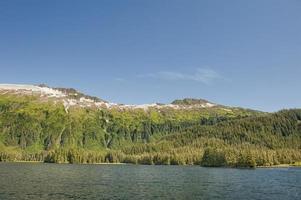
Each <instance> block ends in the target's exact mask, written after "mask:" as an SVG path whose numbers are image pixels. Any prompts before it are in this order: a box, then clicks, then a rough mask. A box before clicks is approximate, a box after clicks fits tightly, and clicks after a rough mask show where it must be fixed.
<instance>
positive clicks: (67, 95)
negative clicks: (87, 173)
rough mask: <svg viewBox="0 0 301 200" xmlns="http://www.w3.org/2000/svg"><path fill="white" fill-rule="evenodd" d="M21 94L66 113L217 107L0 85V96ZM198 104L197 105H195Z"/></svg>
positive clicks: (72, 90)
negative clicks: (114, 99) (72, 110)
mask: <svg viewBox="0 0 301 200" xmlns="http://www.w3.org/2000/svg"><path fill="white" fill-rule="evenodd" d="M6 93H12V94H21V95H38V96H40V97H41V98H42V99H48V98H50V99H52V100H53V101H54V102H55V103H57V102H61V103H63V105H64V107H65V110H66V112H68V109H69V108H70V107H73V106H78V107H95V108H99V109H101V108H107V109H112V108H117V109H120V110H128V109H143V110H148V109H149V108H156V109H163V108H171V109H194V108H211V107H214V106H217V105H216V104H213V103H210V102H208V101H206V100H193V99H184V100H183V102H186V101H188V102H191V101H193V102H194V103H193V104H183V102H182V100H178V101H180V102H181V104H176V103H171V104H157V103H154V104H142V105H124V104H116V103H110V102H106V101H104V100H101V99H99V98H96V97H90V96H86V95H84V96H82V95H83V94H82V93H80V92H78V91H76V90H74V89H66V88H57V89H55V88H50V87H48V86H46V85H39V86H36V85H20V84H0V94H6ZM195 101H196V102H198V103H195Z"/></svg>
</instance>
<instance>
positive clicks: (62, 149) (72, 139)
mask: <svg viewBox="0 0 301 200" xmlns="http://www.w3.org/2000/svg"><path fill="white" fill-rule="evenodd" d="M181 103H182V102H181ZM0 161H43V162H51V163H103V162H109V163H119V162H121V163H133V164H155V165H202V166H208V167H210V166H230V167H256V166H271V165H277V164H293V163H297V162H300V161H301V109H292V110H282V111H279V112H277V113H263V112H258V111H252V110H248V109H242V108H229V107H223V106H217V107H212V108H198V109H178V110H177V109H172V108H165V109H160V110H158V109H156V108H150V109H148V110H143V109H128V110H118V109H117V108H115V109H93V108H81V107H72V108H70V109H69V111H68V112H66V110H65V108H64V106H63V105H62V104H60V103H54V102H52V101H44V102H43V101H40V100H39V99H37V98H36V97H34V96H14V95H0Z"/></svg>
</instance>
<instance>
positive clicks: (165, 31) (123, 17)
mask: <svg viewBox="0 0 301 200" xmlns="http://www.w3.org/2000/svg"><path fill="white" fill-rule="evenodd" d="M300 10H301V0H252V1H247V0H246V1H244V0H243V1H242V0H227V1H222V0H89V1H84V0H81V1H80V0H43V1H41V0H26V1H24V0H9V1H5V0H3V1H0V83H18V84H40V83H45V84H47V85H49V86H53V87H72V88H76V89H78V90H80V91H82V92H84V93H87V94H90V95H94V96H98V97H100V98H102V99H105V100H108V101H111V102H116V103H126V104H144V103H153V102H160V103H169V102H171V101H173V100H174V99H181V98H185V97H190V98H203V99H207V100H209V101H212V102H215V103H219V104H223V105H229V106H240V107H247V108H252V109H257V110H262V111H269V112H272V111H277V110H280V109H283V108H297V107H299V108H300V107H301V92H300V86H301V12H300Z"/></svg>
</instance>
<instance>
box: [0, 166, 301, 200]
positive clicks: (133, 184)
mask: <svg viewBox="0 0 301 200" xmlns="http://www.w3.org/2000/svg"><path fill="white" fill-rule="evenodd" d="M0 199H1V200H5V199H51V200H52V199H53V200H56V199H89V200H90V199H91V200H93V199H139V200H141V199H186V200H187V199H252V200H253V199H271V200H275V199H281V200H283V199H298V200H300V199H301V169H300V168H287V169H285V168H282V169H256V170H243V169H225V168H202V167H198V166H142V165H68V164H65V165H64V164H61V165H58V164H30V163H0Z"/></svg>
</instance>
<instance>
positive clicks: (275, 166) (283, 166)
mask: <svg viewBox="0 0 301 200" xmlns="http://www.w3.org/2000/svg"><path fill="white" fill-rule="evenodd" d="M0 163H35V164H40V163H45V164H70V165H73V164H75V165H143V164H132V163H47V162H43V161H22V160H21V161H0ZM150 166H151V165H150ZM154 166H159V165H154ZM164 166H168V165H164ZM169 166H200V167H204V166H201V165H169ZM295 167H296V168H300V167H301V165H299V164H279V165H271V166H256V167H255V168H248V167H246V168H244V167H231V166H224V167H209V168H233V169H256V168H261V169H265V168H266V169H267V168H295Z"/></svg>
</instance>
